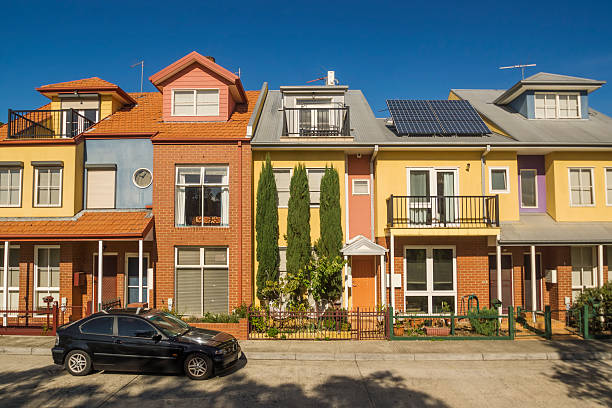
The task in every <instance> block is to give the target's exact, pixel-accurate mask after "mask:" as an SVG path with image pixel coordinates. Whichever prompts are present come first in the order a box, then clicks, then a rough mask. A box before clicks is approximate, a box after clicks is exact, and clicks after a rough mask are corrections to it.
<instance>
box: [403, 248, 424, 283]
mask: <svg viewBox="0 0 612 408" xmlns="http://www.w3.org/2000/svg"><path fill="white" fill-rule="evenodd" d="M426 260H427V251H426V250H425V249H407V250H406V290H427V264H426Z"/></svg>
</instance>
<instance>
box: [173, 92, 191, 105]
mask: <svg viewBox="0 0 612 408" xmlns="http://www.w3.org/2000/svg"><path fill="white" fill-rule="evenodd" d="M174 103H175V104H182V105H185V104H187V105H189V104H191V105H193V91H191V90H185V91H174Z"/></svg>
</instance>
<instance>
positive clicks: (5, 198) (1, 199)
mask: <svg viewBox="0 0 612 408" xmlns="http://www.w3.org/2000/svg"><path fill="white" fill-rule="evenodd" d="M10 203H11V202H10V193H9V191H8V190H0V205H9V204H10Z"/></svg>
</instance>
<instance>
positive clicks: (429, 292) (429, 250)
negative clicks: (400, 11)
mask: <svg viewBox="0 0 612 408" xmlns="http://www.w3.org/2000/svg"><path fill="white" fill-rule="evenodd" d="M407 249H424V250H425V254H426V255H425V265H426V276H427V289H426V290H408V289H406V282H408V280H407V279H408V264H407V262H406V250H407ZM434 249H452V250H453V290H434V289H433V251H434ZM402 258H403V260H402V262H403V265H404V282H403V284H404V308H405V298H406V297H410V296H420V297H423V296H426V297H427V313H426V314H428V315H432V314H434V313H432V311H433V297H434V296H454V298H455V305H454V310H455V314H456V313H457V247H456V246H455V245H404V250H403V253H402ZM418 314H421V313H418ZM436 314H438V313H436Z"/></svg>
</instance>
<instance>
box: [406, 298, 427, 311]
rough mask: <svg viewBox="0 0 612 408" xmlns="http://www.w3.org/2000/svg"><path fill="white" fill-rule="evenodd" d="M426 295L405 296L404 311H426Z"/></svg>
mask: <svg viewBox="0 0 612 408" xmlns="http://www.w3.org/2000/svg"><path fill="white" fill-rule="evenodd" d="M427 301H428V299H427V296H406V313H428V309H429V307H428V305H427Z"/></svg>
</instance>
